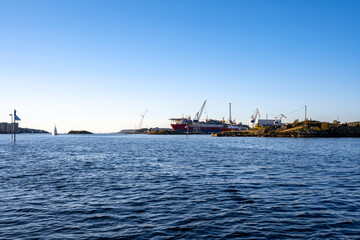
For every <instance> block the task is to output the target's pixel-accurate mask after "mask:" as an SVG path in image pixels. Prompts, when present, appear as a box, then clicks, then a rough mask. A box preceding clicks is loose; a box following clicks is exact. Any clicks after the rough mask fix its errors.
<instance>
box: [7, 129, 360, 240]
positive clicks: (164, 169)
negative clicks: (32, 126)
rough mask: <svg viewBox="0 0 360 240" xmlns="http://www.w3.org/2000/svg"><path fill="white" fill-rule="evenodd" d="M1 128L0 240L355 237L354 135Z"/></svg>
mask: <svg viewBox="0 0 360 240" xmlns="http://www.w3.org/2000/svg"><path fill="white" fill-rule="evenodd" d="M17 139H18V141H17V142H16V144H12V143H11V142H10V136H9V135H0V239H14V238H16V239H34V238H40V239H86V238H87V239H97V238H109V239H114V238H117V239H169V238H173V239H178V238H183V239H215V238H220V239H229V238H242V239H246V238H249V239H270V238H284V239H294V238H306V239H312V238H313V239H319V238H332V239H356V238H358V237H359V236H360V139H354V138H343V139H285V138H213V137H210V136H189V137H188V138H186V136H146V135H91V136H89V135H76V136H75V135H73V136H70V135H60V136H56V137H52V136H50V135H36V134H33V135H30V134H29V135H26V134H25V135H18V138H17Z"/></svg>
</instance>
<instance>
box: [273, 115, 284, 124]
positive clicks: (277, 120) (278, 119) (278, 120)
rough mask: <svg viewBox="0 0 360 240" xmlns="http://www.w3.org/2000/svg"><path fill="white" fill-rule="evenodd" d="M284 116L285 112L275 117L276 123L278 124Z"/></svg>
mask: <svg viewBox="0 0 360 240" xmlns="http://www.w3.org/2000/svg"><path fill="white" fill-rule="evenodd" d="M282 118H286V117H285V115H284V114H280V115H279V116H277V117H275V125H278V124H279V123H280V122H281V119H282Z"/></svg>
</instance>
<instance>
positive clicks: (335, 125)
mask: <svg viewBox="0 0 360 240" xmlns="http://www.w3.org/2000/svg"><path fill="white" fill-rule="evenodd" d="M212 136H214V137H296V138H316V137H360V122H352V123H342V124H341V123H340V122H338V121H334V122H332V123H328V122H319V121H306V122H305V121H302V122H299V121H294V122H293V123H290V124H286V125H281V126H280V127H277V126H268V127H255V128H254V129H249V130H245V131H239V132H221V133H216V134H212Z"/></svg>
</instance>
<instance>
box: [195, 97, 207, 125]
mask: <svg viewBox="0 0 360 240" xmlns="http://www.w3.org/2000/svg"><path fill="white" fill-rule="evenodd" d="M206 101H207V100H205V101H204V103H203V105H202V107H201V108H200V110H199V111H198V112H197V113H196V115H195V117H194V122H198V121H199V120H200V118H201V115H202V113H203V111H204V108H205V104H206Z"/></svg>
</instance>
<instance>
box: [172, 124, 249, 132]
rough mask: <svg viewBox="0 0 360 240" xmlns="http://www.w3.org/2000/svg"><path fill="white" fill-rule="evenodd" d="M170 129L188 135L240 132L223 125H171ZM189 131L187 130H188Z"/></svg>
mask: <svg viewBox="0 0 360 240" xmlns="http://www.w3.org/2000/svg"><path fill="white" fill-rule="evenodd" d="M171 127H172V129H174V130H176V131H180V132H189V133H209V134H210V133H219V132H231V131H241V130H243V129H241V128H240V127H236V126H231V127H228V126H226V125H225V126H224V125H218V126H217V125H215V124H198V125H193V124H171ZM188 129H189V130H188Z"/></svg>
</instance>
